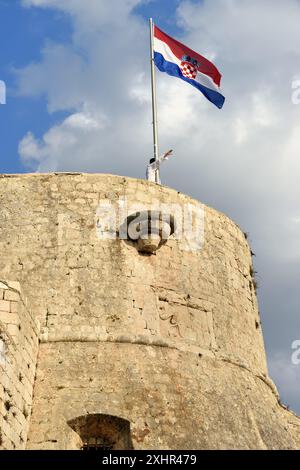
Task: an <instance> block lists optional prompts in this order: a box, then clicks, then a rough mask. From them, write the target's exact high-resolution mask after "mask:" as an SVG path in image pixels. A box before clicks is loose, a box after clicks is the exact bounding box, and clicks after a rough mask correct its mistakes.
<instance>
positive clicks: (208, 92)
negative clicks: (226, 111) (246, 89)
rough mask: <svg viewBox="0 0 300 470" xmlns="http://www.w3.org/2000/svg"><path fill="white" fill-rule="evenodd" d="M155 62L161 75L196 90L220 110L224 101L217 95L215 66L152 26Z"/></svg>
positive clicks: (219, 78)
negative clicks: (179, 80) (177, 80)
mask: <svg viewBox="0 0 300 470" xmlns="http://www.w3.org/2000/svg"><path fill="white" fill-rule="evenodd" d="M154 62H155V65H156V66H157V68H158V69H159V70H160V71H161V72H166V73H167V74H169V75H172V76H173V77H178V78H181V80H184V81H185V82H187V83H189V84H190V85H192V86H194V87H195V88H197V89H198V90H199V91H201V92H202V93H203V95H204V96H205V97H206V98H207V99H208V100H209V101H211V102H212V103H213V104H214V105H215V106H217V107H218V108H219V109H221V108H222V107H223V104H224V102H225V97H224V96H223V95H222V93H221V91H220V84H221V78H222V75H221V74H220V72H219V70H218V69H217V68H216V66H215V65H214V64H213V63H212V62H210V61H209V60H207V59H206V58H205V57H203V56H201V55H200V54H198V53H197V52H194V51H193V50H192V49H189V48H188V47H187V46H185V45H184V44H181V43H180V42H178V41H176V39H173V38H171V37H170V36H168V35H167V34H166V33H164V32H163V31H161V30H160V29H159V28H158V27H157V26H156V25H154Z"/></svg>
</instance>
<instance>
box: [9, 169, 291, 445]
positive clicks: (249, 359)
mask: <svg viewBox="0 0 300 470" xmlns="http://www.w3.org/2000/svg"><path fill="white" fill-rule="evenodd" d="M119 198H123V199H124V198H126V201H127V202H128V203H129V204H132V205H134V204H136V203H137V202H139V203H141V204H142V205H143V207H144V208H145V210H149V211H150V210H152V208H153V201H154V200H155V201H159V202H160V203H166V204H168V205H170V204H174V205H177V207H178V206H179V207H184V206H186V205H191V206H193V207H194V208H198V209H199V208H201V210H203V213H204V219H203V220H204V237H203V246H201V249H198V250H187V249H186V247H184V246H183V241H182V240H181V239H176V237H175V236H174V235H170V236H169V237H168V239H167V240H166V242H165V243H161V244H160V246H159V247H158V249H157V251H156V252H155V253H153V254H151V249H149V246H146V245H145V246H146V249H145V250H144V251H147V250H148V253H144V252H143V250H142V249H141V245H140V244H139V242H136V241H131V240H123V239H121V238H120V236H119V234H117V236H116V238H112V239H101V238H99V230H100V232H101V230H102V231H105V230H108V231H109V230H110V227H108V228H105V224H104V225H103V224H102V221H101V220H99V218H100V219H101V215H100V216H99V211H98V212H97V210H98V209H97V208H98V207H99V202H100V201H102V203H103V201H106V202H107V203H108V206H109V204H114V203H115V202H116V201H117V200H118V199H119ZM175 219H176V216H175ZM175 222H178V221H176V220H175ZM101 224H102V225H101ZM171 225H172V224H171ZM97 227H98V228H97ZM99 227H100V228H99ZM101 227H102V228H101ZM173 228H174V227H173ZM171 233H172V230H171ZM153 243H154V242H153ZM150 245H151V243H150ZM156 248H157V247H156ZM0 253H1V256H0V383H1V387H0V429H1V434H0V443H1V445H0V447H1V448H2V449H24V448H26V449H81V448H85V449H88V448H95V447H96V448H99V449H130V448H134V449H148V450H150V449H171V450H175V449H296V448H299V447H300V419H299V418H298V417H296V416H295V415H294V414H293V413H292V412H290V411H288V410H287V409H285V408H284V407H282V406H281V405H280V401H279V397H278V394H277V392H276V388H275V386H274V385H273V383H272V382H271V380H270V378H269V377H268V371H267V366H266V359H265V351H264V345H263V338H262V331H261V323H260V318H259V312H258V306H257V299H256V292H255V283H254V282H253V269H252V259H251V254H250V249H249V246H248V242H247V240H246V239H245V236H244V234H243V233H242V232H241V230H240V229H239V228H238V227H237V226H236V225H235V224H234V223H233V222H232V221H231V220H229V219H228V218H227V217H226V216H225V215H223V214H221V213H219V212H217V211H215V210H213V209H211V208H209V207H203V206H202V205H201V204H200V203H199V202H197V201H195V200H192V199H190V198H189V197H187V196H185V195H182V194H180V193H178V192H177V191H175V190H172V189H169V188H166V187H161V186H157V185H155V184H152V183H148V182H146V181H142V180H137V179H131V178H123V177H118V176H110V175H93V174H66V173H64V174H45V175H41V174H34V175H2V176H0Z"/></svg>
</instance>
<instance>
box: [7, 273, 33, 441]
mask: <svg viewBox="0 0 300 470" xmlns="http://www.w3.org/2000/svg"><path fill="white" fill-rule="evenodd" d="M37 353H38V324H37V321H36V320H35V319H34V318H33V316H32V314H31V312H30V310H29V309H28V307H27V306H26V301H25V300H24V297H23V296H22V294H21V290H20V284H19V283H18V282H5V281H1V282H0V449H24V448H25V446H26V441H27V434H28V428H29V420H30V415H31V408H32V394H33V385H34V379H35V370H36V363H37Z"/></svg>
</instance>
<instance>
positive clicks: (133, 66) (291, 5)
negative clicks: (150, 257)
mask: <svg viewBox="0 0 300 470" xmlns="http://www.w3.org/2000/svg"><path fill="white" fill-rule="evenodd" d="M115 1H116V2H117V3H118V4H119V9H121V11H120V10H118V12H117V14H116V12H115V11H114V10H113V9H112V8H111V1H109V0H101V2H95V1H94V0H90V5H91V4H93V5H94V6H93V7H92V8H90V9H87V8H86V7H85V5H86V4H87V3H86V1H85V0H84V1H82V2H81V1H77V0H23V3H24V4H25V3H26V4H27V7H25V6H24V5H23V6H22V4H21V3H22V2H21V0H20V1H18V0H0V41H1V53H0V80H4V81H5V82H6V84H7V88H8V93H7V104H6V105H0V173H14V172H27V171H38V172H48V171H87V172H110V173H116V174H122V175H128V176H134V177H139V178H143V177H144V174H145V165H146V162H147V160H148V158H149V157H150V156H151V152H152V130H151V102H150V73H149V49H148V47H149V38H148V35H149V33H148V25H147V19H148V18H149V16H153V18H154V20H155V21H156V22H157V24H159V26H160V27H161V28H162V29H164V30H165V31H166V32H168V33H169V34H171V35H173V36H175V37H177V38H178V39H180V40H181V41H182V42H184V43H185V44H187V45H189V46H191V47H192V48H193V49H195V50H197V51H199V52H200V53H202V54H204V55H207V56H208V57H210V58H213V60H214V61H215V62H216V64H217V65H218V66H219V67H221V72H222V73H223V82H222V83H223V92H224V94H225V96H226V103H225V106H224V108H223V109H222V111H219V110H217V109H216V108H215V107H214V106H213V105H211V104H210V103H208V102H206V101H205V100H204V99H203V98H202V97H200V96H199V95H198V94H197V92H196V91H195V90H193V89H192V87H189V86H188V85H186V84H182V83H181V81H180V80H176V79H173V78H171V77H168V76H165V74H159V75H158V77H157V85H158V86H157V91H158V105H159V110H158V111H159V113H158V114H159V131H160V144H161V148H162V149H165V150H168V149H169V148H171V147H173V148H174V151H175V157H176V158H174V160H172V162H171V161H170V162H169V163H168V165H167V166H166V167H165V168H163V171H162V179H163V183H165V184H167V185H168V186H171V187H174V188H176V189H178V190H179V191H182V192H185V193H188V194H190V195H191V196H193V197H195V198H197V199H199V200H201V201H202V202H204V203H207V204H208V205H210V206H213V207H215V208H216V209H218V210H221V211H223V212H225V213H226V214H227V215H228V216H229V217H231V218H232V219H233V220H235V221H236V222H237V223H238V224H239V225H240V226H241V228H242V229H243V230H244V231H245V232H248V233H250V241H251V243H252V247H253V250H254V251H255V253H256V255H257V256H256V258H255V264H256V270H257V271H258V273H259V278H258V279H259V284H260V289H259V301H260V307H261V313H262V320H263V327H264V337H265V342H266V349H267V352H268V360H269V366H270V371H271V374H272V377H273V378H274V380H275V381H276V383H277V385H278V386H279V389H280V391H281V394H282V397H283V401H285V402H287V403H288V404H289V405H290V406H292V407H293V408H294V409H296V410H297V411H298V412H300V394H299V387H300V368H299V367H298V368H297V367H295V366H293V365H292V364H291V354H292V351H291V344H292V342H293V341H294V340H297V339H299V338H300V315H299V307H300V302H299V293H298V292H299V287H298V283H299V282H298V281H299V278H300V248H299V238H300V209H299V200H300V186H299V180H300V163H299V162H300V160H299V135H300V105H299V106H296V105H295V104H293V103H292V100H291V95H292V83H293V80H295V79H299V78H300V51H299V44H300V28H299V24H300V2H299V0H272V10H270V0H203V1H202V0H201V1H200V0H192V1H191V0H190V1H189V0H153V1H149V2H147V1H144V2H143V1H142V0H130V3H129V2H125V1H121V0H115ZM125 4H126V5H129V4H130V5H132V7H124V5H125ZM105 5H106V6H105ZM102 7H103V8H102ZM266 18H269V21H266Z"/></svg>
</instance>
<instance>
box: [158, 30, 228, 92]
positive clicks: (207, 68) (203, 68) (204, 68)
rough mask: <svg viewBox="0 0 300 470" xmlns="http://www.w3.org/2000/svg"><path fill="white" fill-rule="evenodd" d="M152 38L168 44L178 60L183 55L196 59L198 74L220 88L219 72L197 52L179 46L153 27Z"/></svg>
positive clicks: (178, 43) (174, 40)
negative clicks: (202, 74)
mask: <svg viewBox="0 0 300 470" xmlns="http://www.w3.org/2000/svg"><path fill="white" fill-rule="evenodd" d="M154 36H155V37H156V38H157V39H160V40H161V41H163V42H165V43H166V44H168V46H169V48H170V49H171V51H172V52H173V54H174V55H176V57H178V59H179V60H182V56H183V55H189V56H191V57H192V58H193V59H196V60H197V61H198V62H199V64H200V65H199V67H198V69H199V72H201V73H204V74H205V75H208V76H209V77H211V78H212V80H213V81H214V82H215V84H216V85H218V86H220V83H221V78H222V75H221V74H220V72H219V70H218V69H217V67H216V66H215V65H214V64H213V63H212V62H210V61H209V60H207V59H206V58H205V57H203V56H202V55H200V54H198V53H197V52H195V51H193V50H192V49H190V48H189V47H187V46H185V45H184V44H181V42H179V41H176V39H173V38H171V37H170V36H168V35H167V34H166V33H164V32H163V31H161V30H160V29H159V28H158V27H157V26H155V25H154Z"/></svg>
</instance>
